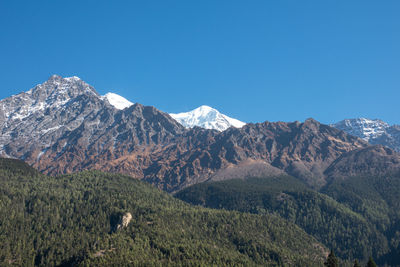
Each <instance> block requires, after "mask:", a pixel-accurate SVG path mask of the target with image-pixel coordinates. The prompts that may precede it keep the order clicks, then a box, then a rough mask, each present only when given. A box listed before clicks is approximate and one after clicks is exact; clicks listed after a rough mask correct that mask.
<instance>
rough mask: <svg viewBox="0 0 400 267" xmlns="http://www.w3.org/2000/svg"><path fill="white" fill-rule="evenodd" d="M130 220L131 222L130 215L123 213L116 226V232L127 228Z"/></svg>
mask: <svg viewBox="0 0 400 267" xmlns="http://www.w3.org/2000/svg"><path fill="white" fill-rule="evenodd" d="M131 220H132V214H131V213H130V212H127V213H125V214H124V215H123V216H122V218H121V221H120V223H119V224H118V225H117V230H120V229H122V228H126V227H128V225H129V223H130V222H131Z"/></svg>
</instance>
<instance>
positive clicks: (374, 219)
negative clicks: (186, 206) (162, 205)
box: [175, 176, 400, 265]
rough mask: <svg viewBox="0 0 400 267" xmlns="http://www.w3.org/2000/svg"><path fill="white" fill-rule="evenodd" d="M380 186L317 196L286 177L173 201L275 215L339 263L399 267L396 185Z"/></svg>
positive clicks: (215, 187) (206, 186)
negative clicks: (313, 239) (374, 262)
mask: <svg viewBox="0 0 400 267" xmlns="http://www.w3.org/2000/svg"><path fill="white" fill-rule="evenodd" d="M350 180H352V179H350ZM378 181H382V179H379V178H374V179H373V180H371V179H370V180H369V182H367V181H366V180H365V179H364V180H361V179H360V180H358V182H357V179H354V180H352V182H348V183H344V182H343V181H342V182H341V183H331V184H329V185H328V186H326V187H325V188H324V189H323V190H322V192H317V191H314V190H311V189H309V188H307V187H306V186H305V185H303V184H301V183H300V182H299V181H298V180H297V179H295V178H293V177H288V176H281V177H269V178H249V179H242V180H240V179H234V180H226V181H221V182H211V183H203V184H197V185H194V186H191V187H189V188H186V189H184V190H182V191H180V192H178V193H177V194H176V195H175V196H176V197H177V198H180V199H182V200H185V201H187V202H189V203H192V204H196V205H202V206H206V207H211V208H223V209H227V210H239V211H243V212H245V211H247V212H250V213H257V214H264V213H275V214H278V215H279V216H281V217H283V218H285V219H287V220H289V221H291V222H293V223H295V224H297V225H299V226H300V227H301V228H303V229H304V230H305V231H306V232H307V233H309V234H311V235H313V236H314V237H316V238H317V239H318V240H319V241H320V242H322V243H323V244H325V245H326V246H327V247H331V248H333V249H334V251H335V252H336V253H337V255H338V256H339V257H341V258H342V259H345V260H347V261H354V259H356V258H357V259H360V260H361V261H363V262H366V261H367V260H368V257H369V256H370V255H373V256H374V257H375V258H378V259H379V261H378V262H379V263H382V264H384V263H387V264H390V265H398V264H399V263H400V262H399V261H398V258H399V256H398V254H397V252H399V251H400V249H399V244H400V242H399V241H400V240H399V237H400V232H399V231H400V230H399V229H400V228H399V226H400V224H399V220H398V219H397V218H398V217H397V213H398V209H397V207H398V205H399V201H400V195H399V193H400V184H397V181H398V179H395V178H394V177H392V178H391V179H389V180H388V179H386V180H385V183H380V184H379V183H378V184H377V182H378ZM387 181H390V184H391V185H392V186H397V187H392V186H388V185H387V184H388V183H387ZM351 183H353V184H352V185H351ZM376 187H379V190H378V189H377V188H376ZM383 195H384V196H383ZM397 197H399V198H397ZM393 208H394V209H395V211H393V210H391V209H393Z"/></svg>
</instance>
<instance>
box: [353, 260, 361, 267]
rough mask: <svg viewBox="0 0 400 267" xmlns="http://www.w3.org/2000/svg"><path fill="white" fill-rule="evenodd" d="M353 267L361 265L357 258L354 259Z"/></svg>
mask: <svg viewBox="0 0 400 267" xmlns="http://www.w3.org/2000/svg"><path fill="white" fill-rule="evenodd" d="M353 267H361V265H360V264H359V263H358V260H355V261H354V265H353Z"/></svg>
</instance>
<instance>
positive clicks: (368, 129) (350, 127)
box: [332, 118, 390, 141]
mask: <svg viewBox="0 0 400 267" xmlns="http://www.w3.org/2000/svg"><path fill="white" fill-rule="evenodd" d="M332 126H333V127H336V128H338V129H340V130H343V131H345V132H347V133H349V134H352V135H355V136H357V137H360V138H362V139H364V140H365V141H369V140H370V139H372V138H376V137H378V136H380V135H382V134H384V132H385V129H386V128H388V127H389V126H390V125H389V124H387V123H386V122H384V121H382V120H378V119H374V120H372V119H367V118H355V119H345V120H342V121H339V122H337V123H335V124H333V125H332Z"/></svg>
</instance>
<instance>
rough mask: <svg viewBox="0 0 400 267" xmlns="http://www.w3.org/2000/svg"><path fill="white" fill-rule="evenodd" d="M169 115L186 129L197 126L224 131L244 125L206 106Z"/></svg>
mask: <svg viewBox="0 0 400 267" xmlns="http://www.w3.org/2000/svg"><path fill="white" fill-rule="evenodd" d="M169 115H171V117H172V118H174V119H175V120H177V121H178V122H179V123H180V124H182V125H183V126H185V127H187V128H192V127H195V126H198V127H202V128H205V129H215V130H218V131H224V130H226V129H228V128H229V127H231V126H233V127H236V128H241V127H242V126H243V125H245V123H244V122H241V121H239V120H237V119H234V118H230V117H228V116H226V115H224V114H222V113H220V112H219V111H218V110H216V109H214V108H212V107H209V106H206V105H203V106H200V107H198V108H196V109H194V110H192V111H189V112H182V113H170V114H169Z"/></svg>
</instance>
